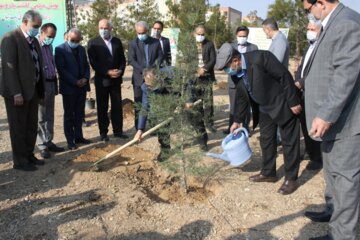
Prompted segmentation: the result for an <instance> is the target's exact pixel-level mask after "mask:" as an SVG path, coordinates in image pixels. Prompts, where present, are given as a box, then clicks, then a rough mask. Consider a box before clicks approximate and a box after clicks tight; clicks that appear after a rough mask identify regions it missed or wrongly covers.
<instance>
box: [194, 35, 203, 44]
mask: <svg viewBox="0 0 360 240" xmlns="http://www.w3.org/2000/svg"><path fill="white" fill-rule="evenodd" d="M204 40H205V36H203V35H196V41H197V42H203V41H204Z"/></svg>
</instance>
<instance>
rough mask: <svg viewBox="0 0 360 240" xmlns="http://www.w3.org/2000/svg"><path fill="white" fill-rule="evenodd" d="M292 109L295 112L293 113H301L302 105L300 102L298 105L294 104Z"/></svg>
mask: <svg viewBox="0 0 360 240" xmlns="http://www.w3.org/2000/svg"><path fill="white" fill-rule="evenodd" d="M290 109H291V111H292V112H293V114H295V115H299V114H300V113H301V111H302V107H301V105H300V104H298V105H296V106H293V107H291V108H290Z"/></svg>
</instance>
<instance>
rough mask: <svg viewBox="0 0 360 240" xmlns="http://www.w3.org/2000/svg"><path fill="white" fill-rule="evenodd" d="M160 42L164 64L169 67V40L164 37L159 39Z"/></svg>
mask: <svg viewBox="0 0 360 240" xmlns="http://www.w3.org/2000/svg"><path fill="white" fill-rule="evenodd" d="M160 40H161V41H162V43H163V46H162V50H163V55H164V59H165V62H166V64H167V65H168V66H170V65H171V48H170V40H169V39H168V38H166V37H161V38H160Z"/></svg>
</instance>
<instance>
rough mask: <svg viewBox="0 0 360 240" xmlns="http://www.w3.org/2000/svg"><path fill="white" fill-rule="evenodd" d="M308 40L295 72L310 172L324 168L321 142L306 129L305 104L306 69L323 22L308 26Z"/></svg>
mask: <svg viewBox="0 0 360 240" xmlns="http://www.w3.org/2000/svg"><path fill="white" fill-rule="evenodd" d="M307 29H308V31H307V34H306V36H307V40H308V42H309V47H308V48H307V49H306V51H305V54H304V56H303V58H302V60H301V64H300V65H299V67H298V69H297V71H296V72H295V85H296V86H297V87H298V89H299V94H300V98H301V107H302V108H303V111H301V114H300V116H299V119H300V123H301V130H302V133H303V136H304V141H305V151H306V152H307V153H308V154H309V157H310V162H309V163H308V164H307V165H306V169H308V170H318V169H321V168H322V156H321V148H320V142H318V141H315V140H313V139H312V138H311V137H310V136H309V133H308V130H307V127H306V116H305V106H304V105H305V102H304V97H305V96H304V91H305V88H304V84H305V83H304V80H305V79H304V69H305V68H306V66H307V64H308V62H309V58H310V56H311V53H312V52H313V50H314V48H315V46H316V42H317V39H318V36H319V34H320V30H321V22H319V21H314V20H313V19H311V20H310V22H309V24H308V26H307Z"/></svg>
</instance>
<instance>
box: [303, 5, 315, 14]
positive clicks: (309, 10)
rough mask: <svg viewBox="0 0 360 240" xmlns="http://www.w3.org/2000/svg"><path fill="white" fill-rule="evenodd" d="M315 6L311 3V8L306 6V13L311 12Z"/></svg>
mask: <svg viewBox="0 0 360 240" xmlns="http://www.w3.org/2000/svg"><path fill="white" fill-rule="evenodd" d="M313 6H314V4H311V5H310V7H309V8H305V13H306V14H310V12H311V9H312V7H313Z"/></svg>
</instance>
